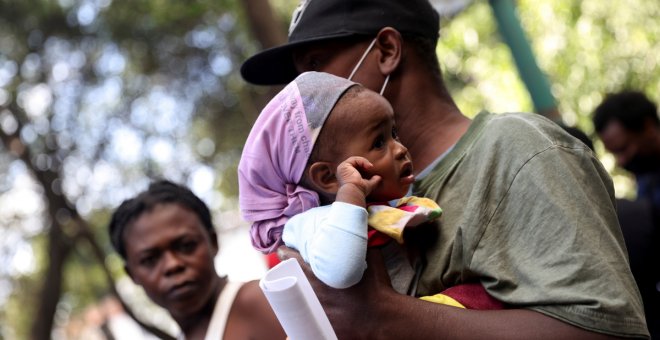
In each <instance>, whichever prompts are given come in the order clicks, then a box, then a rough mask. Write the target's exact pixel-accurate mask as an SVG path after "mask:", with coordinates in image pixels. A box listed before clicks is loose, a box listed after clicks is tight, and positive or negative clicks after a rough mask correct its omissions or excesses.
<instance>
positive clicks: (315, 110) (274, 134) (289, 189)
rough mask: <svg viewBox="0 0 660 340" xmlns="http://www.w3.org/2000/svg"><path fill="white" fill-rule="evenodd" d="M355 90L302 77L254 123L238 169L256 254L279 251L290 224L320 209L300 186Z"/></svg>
mask: <svg viewBox="0 0 660 340" xmlns="http://www.w3.org/2000/svg"><path fill="white" fill-rule="evenodd" d="M353 85H356V83H354V82H352V81H350V80H347V79H345V78H340V77H337V76H333V75H331V74H328V73H320V72H306V73H303V74H301V75H299V76H298V77H297V78H296V79H294V80H293V81H292V82H291V83H289V84H288V85H287V86H286V87H285V88H284V89H283V90H282V91H280V93H278V94H277V95H276V96H275V97H274V98H273V99H272V100H271V101H270V102H269V103H268V105H266V107H265V108H264V109H263V110H262V111H261V114H260V115H259V117H258V118H257V121H256V122H255V123H254V126H253V127H252V130H251V131H250V135H249V136H248V139H247V141H246V142H245V146H244V147H243V154H242V155H241V160H240V162H239V165H238V187H239V194H238V201H239V204H240V208H241V213H242V215H243V218H244V219H245V220H247V221H249V222H252V227H251V229H250V236H251V238H252V245H253V246H254V247H255V248H256V249H257V250H259V251H261V252H264V253H270V252H273V251H275V250H276V249H277V247H279V246H280V245H281V244H282V229H283V228H284V224H285V223H286V221H288V219H289V218H290V217H291V216H294V215H296V214H298V213H301V212H303V211H306V210H308V209H310V208H314V207H317V206H319V196H318V194H317V193H316V192H314V191H312V190H309V189H306V188H304V187H301V186H300V185H298V183H299V182H300V180H301V177H302V174H303V171H304V170H305V166H306V165H307V161H308V159H309V156H310V154H311V153H312V149H313V148H314V143H315V142H316V139H317V137H318V135H319V132H320V131H321V128H322V127H323V123H324V122H325V120H326V118H327V117H328V114H329V113H330V111H332V109H333V108H334V106H335V104H336V103H337V101H338V100H339V98H341V96H342V95H343V94H344V92H346V90H347V89H348V88H350V87H351V86H353Z"/></svg>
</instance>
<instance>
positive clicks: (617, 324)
mask: <svg viewBox="0 0 660 340" xmlns="http://www.w3.org/2000/svg"><path fill="white" fill-rule="evenodd" d="M567 173H570V174H572V176H566V175H565V174H567ZM512 178H513V180H512V181H511V182H510V183H503V184H502V185H508V186H509V187H508V189H506V194H505V195H504V196H503V197H502V198H501V201H500V202H496V204H497V208H496V209H495V211H494V213H493V214H492V216H491V217H490V220H489V221H488V222H487V226H486V227H485V228H484V229H483V230H484V231H483V235H482V236H481V238H480V240H479V242H478V244H477V247H476V249H475V251H474V253H473V255H472V256H471V259H470V262H469V267H470V270H471V271H473V272H476V273H479V274H480V276H481V278H482V279H481V280H482V283H483V285H484V287H485V288H486V289H487V290H488V292H489V293H490V294H491V295H492V296H493V297H495V298H497V299H499V300H500V301H504V302H507V303H510V304H514V305H516V306H523V307H525V306H528V307H527V308H529V309H532V310H536V311H538V312H541V313H544V314H546V315H550V316H553V317H555V318H558V319H560V320H563V321H565V322H568V323H571V324H574V325H577V326H580V327H583V328H587V329H591V330H596V331H601V332H607V333H609V334H613V335H627V336H630V335H631V334H630V333H629V331H630V329H635V330H638V334H636V335H638V336H647V334H648V333H645V332H646V331H645V329H646V328H645V325H644V324H643V321H640V320H644V316H643V312H642V311H643V308H642V304H641V301H640V298H639V293H638V292H637V288H636V285H635V282H634V281H633V279H632V275H631V274H630V269H629V266H628V264H627V263H626V259H627V255H626V249H625V245H624V242H623V238H622V235H621V230H620V228H619V224H618V221H617V217H616V212H615V206H614V202H613V189H612V184H611V180H610V179H609V176H608V175H607V173H606V172H605V170H604V169H603V168H602V166H601V164H600V163H599V162H598V160H597V159H595V158H594V157H593V155H591V153H589V152H586V151H585V150H576V149H570V148H563V147H561V146H554V147H550V148H548V149H547V150H545V151H542V152H540V153H538V154H536V155H534V156H533V157H531V158H530V159H529V160H528V161H527V162H526V163H524V165H522V167H520V168H519V169H518V170H517V173H516V174H515V176H514V177H512ZM530 221H531V222H530ZM640 313H641V315H640Z"/></svg>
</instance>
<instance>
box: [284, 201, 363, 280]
mask: <svg viewBox="0 0 660 340" xmlns="http://www.w3.org/2000/svg"><path fill="white" fill-rule="evenodd" d="M282 239H283V241H284V244H286V246H287V247H290V248H295V249H297V250H298V251H299V252H300V255H301V256H302V258H303V259H304V260H305V262H307V263H309V265H310V266H311V267H312V271H313V272H314V275H316V277H317V278H319V279H320V280H321V281H323V283H325V284H327V285H328V286H330V287H333V288H340V289H341V288H348V287H350V286H352V285H354V284H356V283H358V282H360V279H362V274H363V273H364V270H365V269H366V268H367V262H366V254H367V210H366V209H364V208H362V207H359V206H356V205H353V204H348V203H343V202H335V203H333V204H332V205H328V206H322V207H318V208H314V209H310V210H308V211H305V212H303V213H301V214H298V215H296V216H294V217H292V218H291V219H290V220H289V221H288V222H287V223H286V224H285V226H284V232H283V233H282Z"/></svg>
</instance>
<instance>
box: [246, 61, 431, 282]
mask: <svg viewBox="0 0 660 340" xmlns="http://www.w3.org/2000/svg"><path fill="white" fill-rule="evenodd" d="M238 175H239V203H240V206H241V211H242V214H243V217H244V218H245V219H246V220H248V221H250V222H252V228H251V232H250V233H251V237H252V244H253V245H254V247H255V248H256V249H258V250H260V251H262V252H265V253H269V252H273V251H275V250H276V249H277V247H278V246H280V245H281V244H282V243H284V244H285V245H287V246H288V247H291V248H295V249H297V250H298V251H299V252H300V254H301V256H302V257H303V259H304V260H305V261H306V262H308V263H309V264H310V266H311V268H312V270H313V272H314V274H315V275H316V276H317V277H318V278H319V279H320V280H321V281H323V282H324V283H326V284H327V285H329V286H331V287H334V288H346V287H350V286H352V285H354V284H356V283H357V282H359V281H360V279H361V277H362V274H363V272H364V270H365V269H366V261H365V258H366V250H367V246H374V247H380V248H381V251H382V252H383V256H384V260H385V264H386V266H387V269H388V273H389V275H390V279H391V280H392V285H393V287H394V288H395V289H396V290H397V291H398V292H400V293H403V294H412V293H414V277H415V271H416V270H417V269H419V268H421V267H420V266H417V265H416V264H415V263H414V262H411V261H410V260H409V258H408V253H407V252H406V250H405V249H404V248H403V247H402V246H400V243H403V230H404V227H406V226H415V225H418V224H421V223H424V222H427V221H429V220H432V219H435V218H437V217H438V216H439V215H440V212H441V210H440V208H439V207H438V206H437V204H436V203H435V202H433V201H432V200H429V199H425V198H418V197H404V196H405V195H406V194H407V193H408V191H409V189H410V186H411V185H412V183H413V182H414V180H415V178H414V175H413V168H412V161H411V159H410V154H409V153H408V149H406V147H405V146H403V145H402V144H401V142H400V141H399V139H398V136H397V134H396V127H395V122H394V112H393V109H392V107H391V105H390V104H389V103H388V102H387V100H386V99H385V98H383V97H382V96H380V95H379V94H377V93H375V92H373V91H371V90H369V89H366V88H364V87H362V86H361V85H359V84H356V83H354V82H352V81H349V80H347V79H344V78H340V77H336V76H333V75H330V74H327V73H319V72H307V73H303V74H301V75H300V76H298V77H297V78H296V79H295V80H294V81H293V82H291V83H290V84H289V85H288V86H286V87H285V88H284V89H283V90H282V91H281V92H280V93H279V94H278V95H277V96H276V97H275V98H273V100H272V101H271V102H270V103H269V104H268V105H267V106H266V108H264V110H263V111H262V112H261V114H260V116H259V118H258V119H257V121H256V122H255V125H254V127H253V128H252V131H251V132H250V135H249V137H248V140H247V142H246V144H245V147H244V149H243V154H242V156H241V161H240V164H239V168H238ZM401 197H403V198H402V199H400V200H399V201H398V202H397V203H396V208H392V207H390V206H389V205H388V204H387V202H388V201H391V200H395V199H398V198H401ZM367 225H369V226H370V227H371V228H368V227H367ZM372 228H373V229H372ZM392 240H396V242H393V241H392Z"/></svg>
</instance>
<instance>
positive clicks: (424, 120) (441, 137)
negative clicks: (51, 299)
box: [395, 96, 471, 174]
mask: <svg viewBox="0 0 660 340" xmlns="http://www.w3.org/2000/svg"><path fill="white" fill-rule="evenodd" d="M397 107H398V108H405V109H400V110H401V111H400V114H399V115H397V127H398V129H399V136H400V137H401V142H402V143H403V144H404V145H405V146H406V147H407V148H408V151H409V152H410V155H411V157H412V160H413V164H414V168H415V174H418V173H419V172H420V171H422V170H423V169H424V168H426V167H427V166H428V165H429V164H431V163H432V162H433V161H434V160H435V159H437V158H438V157H439V156H440V155H442V154H443V153H444V152H445V151H447V150H448V149H449V148H451V147H452V146H453V145H454V144H456V142H458V140H459V139H460V138H461V136H463V134H464V133H465V132H466V131H467V129H468V127H469V126H470V123H471V121H470V119H469V118H467V117H465V116H464V115H463V114H462V113H461V112H460V111H459V110H458V108H457V107H456V106H455V105H454V103H453V102H447V101H445V100H442V98H439V97H433V98H430V99H424V98H419V97H417V98H414V96H412V100H410V101H407V100H404V101H403V102H401V103H398V105H397ZM395 110H397V108H395Z"/></svg>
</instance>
